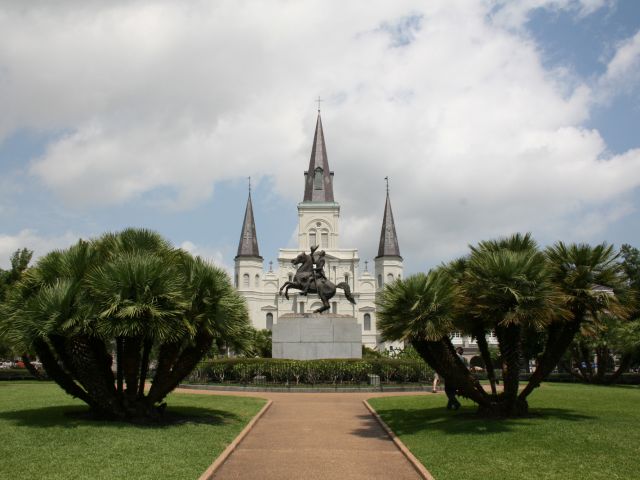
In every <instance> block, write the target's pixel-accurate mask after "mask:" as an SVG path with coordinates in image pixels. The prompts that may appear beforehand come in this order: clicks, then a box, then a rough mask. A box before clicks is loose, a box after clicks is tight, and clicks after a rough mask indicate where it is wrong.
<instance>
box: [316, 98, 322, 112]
mask: <svg viewBox="0 0 640 480" xmlns="http://www.w3.org/2000/svg"><path fill="white" fill-rule="evenodd" d="M316 102H318V113H320V102H322V99H321V98H320V95H318V99H317V100H316Z"/></svg>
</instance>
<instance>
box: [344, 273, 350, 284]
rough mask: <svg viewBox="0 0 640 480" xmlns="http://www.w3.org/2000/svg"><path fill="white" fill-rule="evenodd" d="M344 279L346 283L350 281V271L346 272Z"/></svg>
mask: <svg viewBox="0 0 640 480" xmlns="http://www.w3.org/2000/svg"><path fill="white" fill-rule="evenodd" d="M344 281H345V283H349V274H348V273H345V274H344Z"/></svg>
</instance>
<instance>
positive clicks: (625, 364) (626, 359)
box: [605, 354, 633, 385]
mask: <svg viewBox="0 0 640 480" xmlns="http://www.w3.org/2000/svg"><path fill="white" fill-rule="evenodd" d="M632 361H633V356H632V355H629V354H623V355H622V358H621V359H620V365H619V366H618V368H617V369H616V371H615V372H613V374H612V375H611V376H610V377H608V378H607V379H606V380H605V383H606V384H607V385H611V384H613V383H615V382H616V381H617V380H618V379H619V378H620V377H621V376H622V374H623V373H624V372H626V371H627V370H629V367H630V366H631V363H632Z"/></svg>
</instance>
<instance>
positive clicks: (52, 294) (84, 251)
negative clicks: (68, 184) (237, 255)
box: [0, 229, 250, 419]
mask: <svg viewBox="0 0 640 480" xmlns="http://www.w3.org/2000/svg"><path fill="white" fill-rule="evenodd" d="M6 311H7V315H6V317H5V318H4V319H3V320H2V321H1V323H0V333H4V334H5V335H6V336H7V337H8V338H11V339H12V341H13V342H15V343H17V344H21V345H24V346H25V348H26V347H30V346H32V347H33V348H34V349H35V351H36V352H37V353H38V356H39V357H40V359H41V361H42V363H43V367H44V368H45V370H46V371H47V373H48V374H49V375H50V377H51V378H52V379H54V380H55V381H56V382H57V383H58V384H59V385H60V386H62V388H64V389H65V391H66V392H67V393H69V394H71V395H74V396H76V397H78V398H81V399H82V400H84V401H85V402H86V403H87V404H89V406H90V407H91V409H92V411H93V412H95V413H96V414H98V415H100V416H103V417H108V418H120V419H144V418H150V417H155V416H157V415H158V414H159V413H161V412H162V411H163V410H164V407H165V405H164V404H162V401H163V399H164V398H165V397H166V395H167V394H168V393H169V392H171V390H173V389H174V388H175V387H176V386H177V385H178V383H179V382H180V381H181V380H182V379H183V378H184V377H185V376H186V375H188V374H189V372H190V371H191V370H192V369H193V368H194V367H195V366H196V364H197V362H198V361H199V360H200V359H201V358H202V356H203V355H204V353H205V352H206V351H207V350H209V349H210V348H211V345H212V342H213V341H214V339H216V338H221V339H223V340H224V341H227V342H228V343H233V342H235V343H236V344H238V346H239V348H242V346H243V344H244V343H246V342H247V341H248V339H249V338H250V334H249V331H250V327H249V322H248V316H247V310H246V307H245V304H244V302H243V300H242V298H241V297H240V296H239V295H238V294H237V293H236V292H235V290H234V289H233V288H232V287H231V285H230V282H229V278H228V276H227V275H226V273H224V272H223V271H222V270H220V269H218V268H216V267H214V266H212V265H210V264H208V263H207V262H205V261H203V260H201V259H199V258H193V257H191V256H190V255H189V254H188V253H186V252H184V251H181V250H176V249H173V248H172V247H171V246H170V245H169V244H168V242H166V240H164V239H162V237H160V236H159V235H158V234H156V233H154V232H151V231H148V230H140V229H128V230H125V231H123V232H120V233H117V234H105V235H103V236H102V237H101V238H99V239H97V240H93V241H90V242H85V241H80V242H78V244H77V245H74V246H73V247H71V248H69V249H67V250H63V251H55V252H52V253H50V254H48V255H46V256H45V257H43V258H42V259H41V260H40V261H39V262H38V264H37V265H36V267H35V268H32V269H30V270H28V271H27V272H26V274H25V276H24V278H23V279H22V280H21V281H20V282H18V284H17V285H16V288H15V289H13V291H12V292H11V293H10V299H9V301H8V303H7V308H6ZM114 344H115V350H116V362H117V367H116V375H115V376H114V374H113V371H112V363H113V355H112V353H111V351H112V348H113V347H112V345H114ZM156 350H157V351H158V352H159V353H158V361H157V363H158V367H157V369H156V373H155V376H154V379H153V386H152V388H151V390H150V392H149V394H148V395H146V396H145V395H144V391H145V382H146V379H147V376H148V374H149V365H150V362H151V355H152V351H156ZM125 384H126V389H125V388H124V387H125Z"/></svg>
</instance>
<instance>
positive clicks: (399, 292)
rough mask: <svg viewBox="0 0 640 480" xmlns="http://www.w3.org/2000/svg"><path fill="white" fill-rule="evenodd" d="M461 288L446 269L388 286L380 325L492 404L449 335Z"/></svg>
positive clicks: (482, 401) (466, 392) (475, 396)
mask: <svg viewBox="0 0 640 480" xmlns="http://www.w3.org/2000/svg"><path fill="white" fill-rule="evenodd" d="M459 299H460V296H459V290H458V287H457V286H456V285H455V283H454V281H453V278H452V277H451V275H449V274H448V273H447V272H446V271H445V270H444V269H437V270H432V271H430V272H429V273H428V274H427V275H425V274H421V273H420V274H416V275H412V276H410V277H407V278H405V279H404V280H399V281H396V282H393V283H391V284H389V285H387V286H386V287H385V289H384V291H383V293H382V295H381V297H380V299H379V301H378V308H379V313H378V328H379V329H380V331H381V332H382V336H383V338H385V339H389V340H404V341H408V342H410V343H411V345H413V347H414V348H415V349H416V351H417V352H418V353H419V354H420V356H421V357H422V358H423V359H424V360H425V361H426V362H427V363H428V364H429V365H430V366H431V367H432V368H433V369H434V370H435V371H436V372H437V373H438V374H439V375H441V376H442V377H443V378H444V379H445V382H446V381H450V382H452V383H454V384H455V385H456V387H457V388H458V389H459V390H460V391H461V392H462V393H463V394H464V395H465V396H467V397H469V398H471V399H473V400H474V401H475V402H476V403H478V404H479V405H481V406H486V407H487V408H488V407H489V403H490V402H489V398H488V397H487V395H486V394H485V392H484V389H483V388H482V386H481V385H480V383H479V382H478V381H477V380H476V379H475V378H474V377H473V376H472V375H471V374H470V372H469V370H468V369H467V367H466V366H465V365H464V363H463V362H462V361H461V360H460V359H459V357H458V355H456V352H455V349H454V347H453V344H452V343H451V339H450V337H449V334H450V333H451V332H452V331H454V330H456V318H457V316H456V303H457V302H458V300H459Z"/></svg>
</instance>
